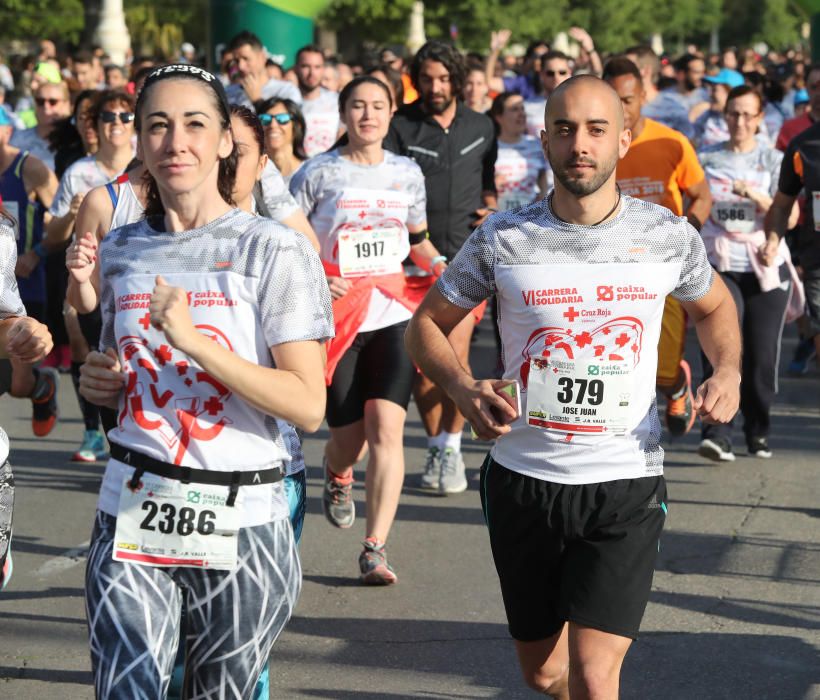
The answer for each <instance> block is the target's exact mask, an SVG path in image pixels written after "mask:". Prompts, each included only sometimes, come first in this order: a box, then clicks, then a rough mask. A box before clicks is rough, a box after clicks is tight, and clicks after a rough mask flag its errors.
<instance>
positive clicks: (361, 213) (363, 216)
mask: <svg viewBox="0 0 820 700" xmlns="http://www.w3.org/2000/svg"><path fill="white" fill-rule="evenodd" d="M366 216H367V214H366V213H365V211H364V210H362V211H360V212H359V218H360V219H364V218H365V217H366Z"/></svg>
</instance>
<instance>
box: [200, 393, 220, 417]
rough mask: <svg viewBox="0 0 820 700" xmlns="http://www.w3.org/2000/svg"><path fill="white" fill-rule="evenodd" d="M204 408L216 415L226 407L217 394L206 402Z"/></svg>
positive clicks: (210, 413)
mask: <svg viewBox="0 0 820 700" xmlns="http://www.w3.org/2000/svg"><path fill="white" fill-rule="evenodd" d="M204 408H205V410H206V411H208V414H209V415H211V416H215V415H216V414H217V413H219V412H220V411H221V410H222V409H223V408H224V406H223V405H222V402H221V401H220V400H219V399H218V398H216V396H212V397H211V398H209V399H208V400H207V401H206V402H205V404H204Z"/></svg>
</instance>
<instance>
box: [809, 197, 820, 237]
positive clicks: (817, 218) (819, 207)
mask: <svg viewBox="0 0 820 700" xmlns="http://www.w3.org/2000/svg"><path fill="white" fill-rule="evenodd" d="M811 200H812V201H811V213H812V217H813V218H814V230H815V231H820V192H812V193H811Z"/></svg>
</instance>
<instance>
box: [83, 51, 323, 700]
mask: <svg viewBox="0 0 820 700" xmlns="http://www.w3.org/2000/svg"><path fill="white" fill-rule="evenodd" d="M136 114H137V120H136V127H137V131H138V135H139V142H138V143H139V155H140V157H141V159H142V161H143V163H144V165H145V167H146V169H147V171H148V173H149V178H148V185H149V187H148V190H149V191H148V206H147V209H146V219H145V220H143V221H141V222H139V223H136V224H130V225H128V226H124V227H122V228H119V229H117V230H115V231H112V232H111V233H109V234H108V236H106V238H105V240H104V241H103V243H102V245H101V246H100V260H101V307H102V312H103V332H102V339H101V347H105V348H106V352H105V353H104V354H103V353H99V352H97V353H91V354H90V355H89V358H88V361H87V362H86V365H85V366H84V367H83V375H82V384H81V386H82V390H83V392H84V394H85V396H86V397H87V398H88V399H89V400H90V401H93V402H95V403H99V404H103V405H108V406H111V407H112V408H113V407H116V408H117V409H118V411H119V417H118V426H117V428H115V429H114V430H112V431H111V433H110V437H111V445H112V446H111V450H112V459H111V461H110V462H109V463H108V466H107V469H106V473H105V477H104V479H103V484H102V489H101V493H100V500H99V503H98V512H97V517H96V522H95V527H94V533H93V535H92V542H91V546H90V550H89V556H88V565H87V570H86V605H87V613H88V624H89V635H90V643H91V659H92V670H93V674H94V681H95V687H96V693H97V696H98V697H102V698H133V697H151V698H153V697H164V695H165V693H166V691H167V688H168V683H169V679H170V675H171V671H172V667H173V661H174V656H175V653H176V648H177V640H178V636H179V634H180V633H181V630H180V607H181V603H182V598H183V596H184V597H185V601H186V603H187V611H188V612H187V621H186V628H185V630H184V632H183V633H184V634H185V635H186V672H185V696H186V697H200V698H216V697H225V693H226V692H230V694H231V696H232V697H241V698H250V697H251V696H252V693H253V690H254V687H255V685H256V682H257V679H258V677H259V674H260V672H261V671H262V668H263V667H264V665H265V664H266V663H267V660H268V656H269V654H270V651H271V647H272V645H273V642H274V640H275V639H276V637H277V636H278V634H279V633H280V632H281V630H282V628H283V627H284V625H285V623H286V621H287V620H288V618H289V616H290V613H291V611H292V609H293V606H294V604H295V602H296V598H297V596H298V593H299V590H300V586H301V570H300V565H299V560H298V556H297V553H296V549H295V546H294V540H293V532H292V529H291V526H290V522H289V520H288V518H287V515H288V509H287V503H286V501H285V496H284V492H283V488H282V483H281V479H282V476H283V473H284V470H285V463H286V462H287V461H288V460H290V455H289V453H288V450H287V445H286V444H285V442H284V439H283V430H284V426H283V423H285V422H288V423H292V424H295V425H297V426H299V427H301V428H303V429H305V430H315V429H316V428H318V426H319V424H320V423H321V420H322V416H323V414H324V404H325V399H324V388H323V386H322V351H321V346H320V343H321V342H322V341H323V340H325V339H327V338H329V337H330V336H331V335H332V333H333V330H332V322H331V320H330V298H329V295H328V293H327V286H326V283H325V282H324V279H323V274H322V270H321V266H320V262H319V259H318V257H317V256H316V254H315V253H314V251H313V250H312V248H311V246H310V244H309V243H308V242H307V241H306V239H305V238H304V236H302V235H300V234H297V233H295V232H293V231H289V230H287V229H284V228H283V227H280V226H277V225H276V224H275V223H273V222H271V221H268V220H266V219H263V218H261V217H254V216H251V215H250V214H247V213H246V212H242V211H240V210H237V209H234V203H233V197H232V191H233V181H234V177H235V168H236V154H235V148H234V144H233V140H232V137H231V133H230V115H229V110H228V104H227V100H226V99H225V95H224V90H223V88H222V86H221V84H220V83H219V81H217V80H216V79H215V78H214V76H212V75H211V74H210V73H207V72H206V71H203V70H201V69H197V68H194V67H192V66H188V65H183V66H166V67H163V68H159V69H157V70H156V71H154V72H153V73H152V74H151V75H150V76H149V78H148V79H147V81H146V84H145V87H144V88H143V90H142V92H141V93H140V96H139V99H138V103H137V110H136ZM295 394H298V395H299V396H300V397H301V398H302V400H301V401H300V402H298V403H296V402H293V401H291V400H290V399H289V397H290V396H293V395H295ZM135 611H139V612H138V614H135Z"/></svg>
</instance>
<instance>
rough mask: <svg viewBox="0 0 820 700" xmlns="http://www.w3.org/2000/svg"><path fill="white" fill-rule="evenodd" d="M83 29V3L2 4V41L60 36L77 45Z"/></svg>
mask: <svg viewBox="0 0 820 700" xmlns="http://www.w3.org/2000/svg"><path fill="white" fill-rule="evenodd" d="M82 29H83V3H82V0H2V1H0V40H4V41H8V40H12V39H16V40H21V41H25V40H26V39H34V40H36V39H43V38H51V37H58V38H59V39H60V40H64V41H68V42H76V41H78V40H79V38H80V34H81V32H82Z"/></svg>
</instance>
